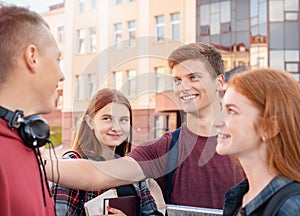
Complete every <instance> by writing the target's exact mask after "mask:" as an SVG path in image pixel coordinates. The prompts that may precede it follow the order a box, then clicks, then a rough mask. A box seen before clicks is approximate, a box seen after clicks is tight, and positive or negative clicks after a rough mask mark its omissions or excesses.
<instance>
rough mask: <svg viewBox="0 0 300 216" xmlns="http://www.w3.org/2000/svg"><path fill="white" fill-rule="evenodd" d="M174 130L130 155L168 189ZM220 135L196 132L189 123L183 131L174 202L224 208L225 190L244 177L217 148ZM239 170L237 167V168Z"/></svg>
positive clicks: (184, 125) (175, 179)
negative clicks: (206, 135)
mask: <svg viewBox="0 0 300 216" xmlns="http://www.w3.org/2000/svg"><path fill="white" fill-rule="evenodd" d="M171 141H172V135H171V132H167V133H165V134H164V135H163V136H162V137H160V138H158V139H155V140H151V141H149V142H146V143H143V144H141V145H139V146H137V147H136V148H135V149H134V150H133V151H132V152H131V153H130V154H129V156H130V157H132V158H133V159H135V160H136V161H137V162H138V163H139V165H140V166H141V168H142V170H143V172H144V174H145V176H146V177H150V178H155V179H157V181H158V183H159V185H160V187H161V188H162V190H164V187H165V181H164V177H163V176H164V175H165V171H166V161H167V153H168V151H169V147H170V143H171ZM216 144H217V137H216V136H213V137H201V136H198V135H196V134H194V133H192V132H191V131H190V130H189V129H188V128H187V125H186V123H183V124H182V127H181V132H180V135H179V149H178V151H179V153H178V165H179V166H178V168H177V169H176V171H175V173H174V175H173V191H172V194H171V199H172V204H175V205H187V206H197V207H203V208H215V209H222V208H223V202H224V194H225V192H226V191H227V190H229V189H230V188H231V187H233V186H234V185H235V184H237V183H238V182H240V181H241V180H242V175H241V173H240V172H239V171H238V170H236V169H235V167H236V166H235V165H234V164H233V162H232V160H231V159H230V158H229V157H228V156H220V155H218V154H217V153H216V152H215V147H216ZM234 170H236V171H234Z"/></svg>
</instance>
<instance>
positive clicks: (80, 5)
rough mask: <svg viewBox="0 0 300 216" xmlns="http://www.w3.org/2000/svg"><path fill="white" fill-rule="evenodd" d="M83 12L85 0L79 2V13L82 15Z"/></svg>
mask: <svg viewBox="0 0 300 216" xmlns="http://www.w3.org/2000/svg"><path fill="white" fill-rule="evenodd" d="M84 10H85V0H79V12H80V13H82V12H84Z"/></svg>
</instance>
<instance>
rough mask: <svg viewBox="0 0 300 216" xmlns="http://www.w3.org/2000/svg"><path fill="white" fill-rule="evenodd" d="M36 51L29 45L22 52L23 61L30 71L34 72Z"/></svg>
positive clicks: (36, 59)
mask: <svg viewBox="0 0 300 216" xmlns="http://www.w3.org/2000/svg"><path fill="white" fill-rule="evenodd" d="M37 57H38V50H37V47H36V46H35V45H33V44H30V45H29V46H28V47H27V48H26V49H25V52H24V59H25V63H26V65H27V67H28V68H29V69H30V71H35V70H36V67H37V65H38V58H37Z"/></svg>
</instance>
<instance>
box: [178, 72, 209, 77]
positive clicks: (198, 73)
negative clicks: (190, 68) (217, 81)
mask: <svg viewBox="0 0 300 216" xmlns="http://www.w3.org/2000/svg"><path fill="white" fill-rule="evenodd" d="M195 74H197V75H202V74H203V73H201V72H192V73H189V74H186V75H184V76H185V77H188V76H192V75H195ZM173 78H180V77H179V76H174V77H173Z"/></svg>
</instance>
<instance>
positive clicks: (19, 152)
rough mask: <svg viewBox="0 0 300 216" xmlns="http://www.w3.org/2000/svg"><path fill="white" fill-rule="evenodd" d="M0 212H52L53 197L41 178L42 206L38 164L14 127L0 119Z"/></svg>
mask: <svg viewBox="0 0 300 216" xmlns="http://www.w3.org/2000/svg"><path fill="white" fill-rule="evenodd" d="M0 149H1V150H0V192H1V201H0V215H8V216H14V215H30V216H54V215H55V212H54V201H53V199H52V198H51V197H50V195H49V192H48V190H47V187H46V185H45V179H43V182H44V189H45V199H46V206H44V201H43V193H42V185H41V178H40V172H39V165H38V162H37V159H36V157H35V154H34V152H33V150H32V149H30V148H28V147H26V146H25V145H24V143H23V142H22V140H21V138H20V136H19V134H18V131H17V130H11V129H10V128H8V126H7V121H4V120H3V119H0Z"/></svg>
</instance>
